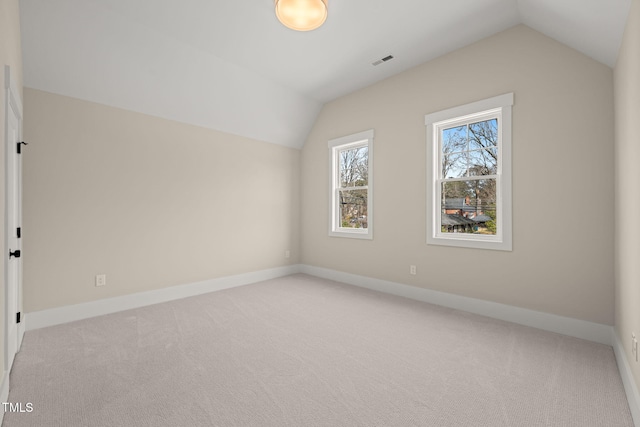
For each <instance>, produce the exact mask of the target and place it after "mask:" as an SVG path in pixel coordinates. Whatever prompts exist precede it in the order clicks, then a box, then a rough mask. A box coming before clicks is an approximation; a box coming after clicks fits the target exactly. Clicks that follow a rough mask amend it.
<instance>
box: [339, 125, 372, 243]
mask: <svg viewBox="0 0 640 427" xmlns="http://www.w3.org/2000/svg"><path fill="white" fill-rule="evenodd" d="M373 137H374V131H373V129H369V130H366V131H363V132H358V133H355V134H353V135H347V136H343V137H341V138H336V139H332V140H330V141H329V171H330V177H329V190H330V192H329V236H332V237H350V238H354V239H373ZM364 146H366V147H368V152H367V155H368V185H367V186H366V187H358V188H363V189H364V188H366V190H367V228H349V227H341V226H340V225H341V224H340V212H339V209H340V207H339V205H338V195H339V187H338V186H339V183H340V170H339V164H340V159H339V157H338V154H339V152H340V151H341V150H344V149H348V148H357V147H364Z"/></svg>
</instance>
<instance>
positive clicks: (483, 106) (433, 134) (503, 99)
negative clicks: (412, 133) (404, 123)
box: [425, 93, 514, 251]
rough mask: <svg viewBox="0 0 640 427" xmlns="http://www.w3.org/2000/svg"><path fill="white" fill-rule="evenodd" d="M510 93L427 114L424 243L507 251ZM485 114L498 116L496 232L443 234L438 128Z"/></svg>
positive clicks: (509, 242) (509, 240)
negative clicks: (425, 223) (493, 233)
mask: <svg viewBox="0 0 640 427" xmlns="http://www.w3.org/2000/svg"><path fill="white" fill-rule="evenodd" d="M513 98H514V97H513V93H507V94H504V95H500V96H496V97H493V98H489V99H484V100H482V101H478V102H473V103H470V104H466V105H461V106H458V107H454V108H449V109H447V110H443V111H438V112H435V113H431V114H427V115H426V116H425V125H426V127H427V244H429V245H443V246H457V247H464V248H477V249H494V250H502V251H511V250H512V247H513V244H512V241H513V237H512V234H513V231H512V228H513V227H512V198H511V162H512V160H511V107H512V106H513ZM485 117H492V118H493V117H497V118H498V165H497V166H498V168H497V174H496V175H490V176H488V177H487V178H491V179H495V180H496V226H497V229H496V234H495V235H493V236H491V235H480V234H467V233H443V232H442V229H441V213H442V212H441V211H442V209H441V206H440V196H441V194H440V192H441V185H440V184H441V183H442V181H443V180H442V177H441V176H440V175H441V173H442V172H441V171H442V168H441V167H440V162H441V154H442V150H441V141H440V137H441V135H442V130H443V129H446V128H450V127H452V126H455V125H456V124H464V123H470V122H471V121H472V120H478V119H480V120H481V119H482V118H485Z"/></svg>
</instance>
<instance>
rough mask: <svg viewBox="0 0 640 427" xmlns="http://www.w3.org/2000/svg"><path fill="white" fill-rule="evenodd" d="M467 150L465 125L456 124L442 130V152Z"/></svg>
mask: <svg viewBox="0 0 640 427" xmlns="http://www.w3.org/2000/svg"><path fill="white" fill-rule="evenodd" d="M466 150H467V126H466V125H463V126H457V127H454V128H449V129H445V130H443V131H442V152H443V153H455V152H460V151H466Z"/></svg>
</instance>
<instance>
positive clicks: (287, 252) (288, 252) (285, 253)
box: [284, 250, 291, 258]
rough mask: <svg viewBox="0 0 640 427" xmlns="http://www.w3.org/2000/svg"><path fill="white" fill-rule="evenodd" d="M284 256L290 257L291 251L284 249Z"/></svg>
mask: <svg viewBox="0 0 640 427" xmlns="http://www.w3.org/2000/svg"><path fill="white" fill-rule="evenodd" d="M284 257H285V258H290V257H291V252H290V251H288V250H287V251H284Z"/></svg>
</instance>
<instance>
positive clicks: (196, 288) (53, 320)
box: [24, 264, 300, 331]
mask: <svg viewBox="0 0 640 427" xmlns="http://www.w3.org/2000/svg"><path fill="white" fill-rule="evenodd" d="M298 272H300V267H299V265H297V264H296V265H290V266H286V267H277V268H271V269H268V270H261V271H255V272H252V273H244V274H239V275H236V276H228V277H220V278H217V279H210V280H204V281H202V282H196V283H189V284H186V285H178V286H170V287H168V288H163V289H157V290H153V291H148V292H139V293H135V294H130V295H123V296H119V297H113V298H105V299H101V300H97V301H90V302H86V303H81V304H75V305H69V306H65V307H57V308H51V309H47V310H41V311H34V312H31V313H26V314H25V316H24V320H25V321H24V323H25V325H26V326H25V327H26V330H27V331H30V330H33V329H40V328H44V327H47V326H54V325H59V324H62V323H68V322H73V321H75V320H81V319H87V318H90V317H96V316H101V315H104V314H110V313H116V312H119V311H124V310H130V309H132V308H138V307H144V306H147V305H153V304H159V303H163V302H167V301H172V300H176V299H181V298H187V297H191V296H195V295H201V294H205V293H208V292H214V291H220V290H223V289H228V288H235V287H237V286H243V285H248V284H251V283H256V282H261V281H263V280H269V279H275V278H277V277H282V276H288V275H290V274H295V273H298Z"/></svg>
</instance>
